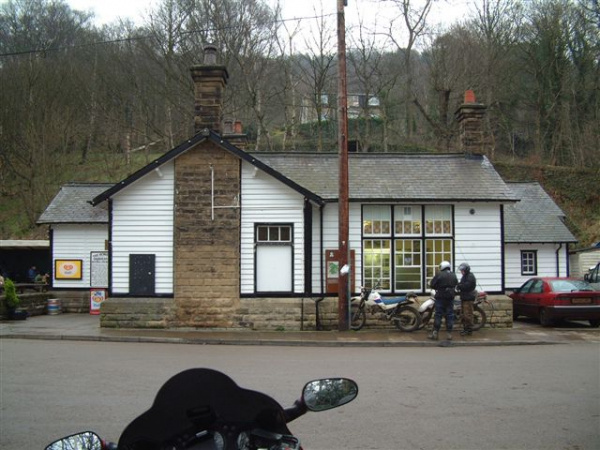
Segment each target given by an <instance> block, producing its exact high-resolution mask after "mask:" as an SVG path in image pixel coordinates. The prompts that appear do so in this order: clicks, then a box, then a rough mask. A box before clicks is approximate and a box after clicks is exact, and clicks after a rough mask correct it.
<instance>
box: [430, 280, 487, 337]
mask: <svg viewBox="0 0 600 450" xmlns="http://www.w3.org/2000/svg"><path fill="white" fill-rule="evenodd" d="M430 295H431V297H429V298H428V299H427V300H425V301H424V302H423V303H421V305H420V306H419V315H420V316H421V324H420V326H419V328H423V327H425V326H427V325H428V324H429V322H430V321H431V318H432V317H433V316H434V314H435V299H434V297H435V289H432V290H431V293H430ZM482 303H488V301H487V294H486V293H485V292H483V291H480V292H478V293H477V298H476V299H475V303H474V304H473V328H472V329H473V331H477V330H479V329H481V328H482V327H483V326H485V324H486V323H487V315H486V313H485V311H484V309H483V308H482ZM454 323H462V305H461V301H460V299H454Z"/></svg>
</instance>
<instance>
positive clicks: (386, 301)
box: [380, 297, 406, 305]
mask: <svg viewBox="0 0 600 450" xmlns="http://www.w3.org/2000/svg"><path fill="white" fill-rule="evenodd" d="M380 301H381V302H382V303H383V304H384V305H395V304H396V303H402V302H405V301H406V297H381V300H380Z"/></svg>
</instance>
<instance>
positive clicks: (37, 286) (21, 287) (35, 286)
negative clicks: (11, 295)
mask: <svg viewBox="0 0 600 450" xmlns="http://www.w3.org/2000/svg"><path fill="white" fill-rule="evenodd" d="M48 287H49V286H48V285H47V284H46V283H15V289H16V291H17V293H19V294H23V293H25V291H26V290H27V289H29V290H32V291H37V292H46V291H47V290H48Z"/></svg>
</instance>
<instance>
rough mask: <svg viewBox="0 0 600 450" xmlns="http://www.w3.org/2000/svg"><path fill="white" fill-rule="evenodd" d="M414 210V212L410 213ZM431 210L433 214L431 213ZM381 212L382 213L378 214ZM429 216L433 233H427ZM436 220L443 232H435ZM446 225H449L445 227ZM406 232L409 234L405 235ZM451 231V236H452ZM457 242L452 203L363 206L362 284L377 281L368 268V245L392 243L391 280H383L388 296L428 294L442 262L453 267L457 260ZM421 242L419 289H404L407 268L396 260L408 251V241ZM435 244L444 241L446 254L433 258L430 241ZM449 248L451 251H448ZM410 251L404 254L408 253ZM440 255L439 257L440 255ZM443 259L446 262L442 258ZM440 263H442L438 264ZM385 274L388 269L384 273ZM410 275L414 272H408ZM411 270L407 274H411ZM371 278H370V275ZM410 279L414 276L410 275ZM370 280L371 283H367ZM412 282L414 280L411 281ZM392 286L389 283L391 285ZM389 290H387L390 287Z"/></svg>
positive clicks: (443, 246)
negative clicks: (429, 249)
mask: <svg viewBox="0 0 600 450" xmlns="http://www.w3.org/2000/svg"><path fill="white" fill-rule="evenodd" d="M407 208H410V209H411V210H410V211H407ZM428 209H430V212H429V214H428V213H427V210H428ZM378 210H379V211H378ZM426 217H429V218H431V219H432V230H433V232H431V233H427V231H426V225H425V218H426ZM378 220H379V221H388V220H389V227H384V226H383V225H381V226H379V227H377V228H376V226H375V222H376V221H378ZM435 221H438V222H440V225H439V227H440V228H441V230H440V232H439V233H435V229H436V225H435ZM367 222H370V225H371V227H370V228H369V226H368V224H367ZM444 222H446V223H445V224H444ZM405 231H407V232H406V233H405ZM448 231H449V233H448ZM454 240H455V224H454V205H452V204H444V203H442V204H432V205H429V204H410V203H409V204H395V203H394V204H392V203H389V204H380V203H373V204H363V205H362V209H361V251H362V261H363V264H362V281H363V284H364V285H366V286H370V284H369V283H375V282H376V281H377V280H376V279H375V278H374V275H373V273H372V272H371V273H370V274H369V273H367V269H369V270H371V269H372V267H371V266H369V268H367V266H366V257H367V250H366V243H367V242H374V241H389V250H390V253H389V267H388V268H387V269H389V277H388V278H387V279H381V280H380V281H381V284H382V289H381V290H382V292H386V293H405V292H409V291H418V292H425V291H427V289H428V283H429V281H430V280H431V279H432V278H433V276H434V275H435V269H436V268H437V266H439V263H440V262H441V261H442V260H448V261H449V262H450V264H451V265H452V266H453V261H454ZM407 241H412V244H411V245H413V246H414V241H420V253H419V254H418V257H419V258H420V267H419V278H420V279H419V287H418V288H401V287H400V286H399V285H398V283H399V282H400V283H407V281H406V280H400V281H399V279H400V276H399V275H401V274H399V272H398V270H399V269H400V270H401V269H402V268H403V267H406V266H403V265H398V264H396V258H397V257H398V256H399V253H398V248H400V247H402V249H404V248H405V247H404V246H405V245H406V242H407ZM430 241H431V242H433V243H434V244H432V245H434V246H436V245H437V244H436V243H435V242H436V241H440V242H442V244H441V245H442V248H443V251H442V252H441V253H440V252H437V253H436V252H433V253H431V256H430V255H429V253H428V252H427V245H428V243H429V242H430ZM448 247H449V248H448ZM405 253H406V252H404V251H403V252H401V254H405ZM411 254H412V255H413V257H414V255H415V254H414V252H411ZM436 255H437V256H436ZM440 258H442V259H440ZM429 259H431V260H432V264H429V263H428V261H429ZM438 260H439V261H438ZM381 271H382V272H384V270H383V269H382V270H381ZM408 272H410V270H409V271H408ZM408 272H407V271H405V273H404V274H403V275H410V274H409V273H408ZM367 275H368V276H367ZM409 278H410V276H409ZM367 280H368V282H367ZM408 282H410V281H408ZM388 283H389V284H388ZM386 287H387V288H386Z"/></svg>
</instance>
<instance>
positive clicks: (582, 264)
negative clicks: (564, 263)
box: [569, 248, 600, 278]
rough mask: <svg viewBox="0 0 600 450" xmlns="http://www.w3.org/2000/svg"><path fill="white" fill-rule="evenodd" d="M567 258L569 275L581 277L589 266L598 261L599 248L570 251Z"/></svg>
mask: <svg viewBox="0 0 600 450" xmlns="http://www.w3.org/2000/svg"><path fill="white" fill-rule="evenodd" d="M569 258H570V261H571V266H570V270H571V276H574V277H581V278H583V276H584V275H585V274H587V273H588V272H589V270H590V267H592V266H595V265H596V264H598V262H600V248H599V249H593V250H584V251H581V252H577V253H572V254H571V255H570V256H569Z"/></svg>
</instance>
